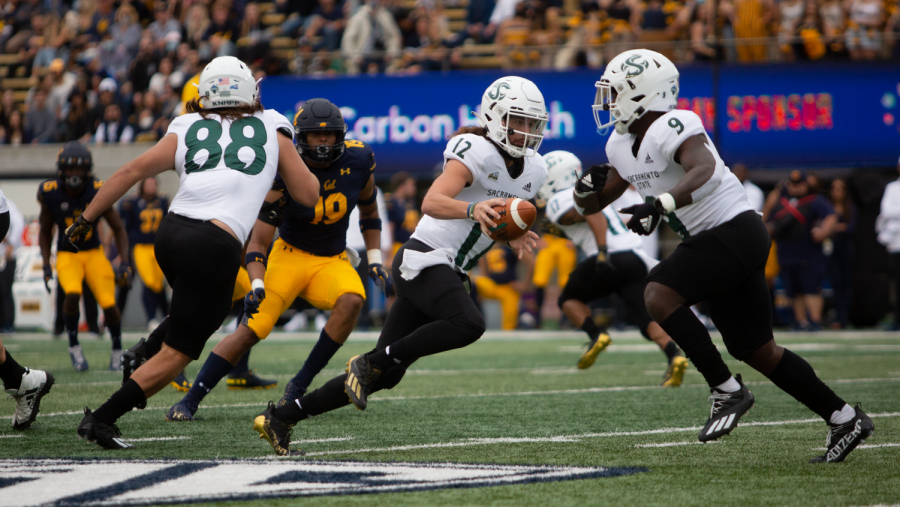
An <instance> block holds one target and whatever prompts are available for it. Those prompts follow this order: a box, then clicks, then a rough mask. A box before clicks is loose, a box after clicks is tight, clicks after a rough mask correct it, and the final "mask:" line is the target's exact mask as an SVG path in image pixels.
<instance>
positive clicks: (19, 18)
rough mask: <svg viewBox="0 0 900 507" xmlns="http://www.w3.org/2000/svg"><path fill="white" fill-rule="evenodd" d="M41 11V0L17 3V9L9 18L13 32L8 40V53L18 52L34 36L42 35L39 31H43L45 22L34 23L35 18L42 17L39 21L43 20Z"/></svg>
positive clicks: (27, 0) (25, 0)
mask: <svg viewBox="0 0 900 507" xmlns="http://www.w3.org/2000/svg"><path fill="white" fill-rule="evenodd" d="M40 12H41V3H40V0H24V1H20V2H19V3H18V4H16V5H15V10H14V11H13V13H12V14H11V15H10V16H9V18H8V21H9V22H10V24H11V25H12V34H11V36H10V37H9V39H8V40H7V41H6V51H5V52H6V53H18V52H19V49H21V48H22V47H23V46H25V43H26V42H27V41H28V40H29V39H31V37H32V36H34V35H38V36H40V35H41V34H40V33H39V32H40V31H42V29H43V24H41V26H35V25H33V23H34V21H35V18H40V20H39V21H40V22H43V16H41V15H40ZM36 32H37V33H36Z"/></svg>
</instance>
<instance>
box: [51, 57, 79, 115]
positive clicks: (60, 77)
mask: <svg viewBox="0 0 900 507" xmlns="http://www.w3.org/2000/svg"><path fill="white" fill-rule="evenodd" d="M48 70H49V71H50V73H49V75H50V81H51V83H52V84H51V85H50V93H49V95H48V96H47V103H48V104H49V105H50V107H51V109H53V110H54V111H55V112H56V113H57V118H63V117H64V116H65V114H66V110H67V109H68V103H69V95H71V94H72V90H73V89H74V88H75V81H76V80H77V78H76V77H75V74H73V73H72V72H66V63H65V62H64V61H62V59H60V58H57V59H55V60H53V61H52V62H50V66H49V67H48Z"/></svg>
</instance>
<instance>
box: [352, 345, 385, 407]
mask: <svg viewBox="0 0 900 507" xmlns="http://www.w3.org/2000/svg"><path fill="white" fill-rule="evenodd" d="M379 375H381V370H379V369H378V368H375V367H373V366H372V365H371V364H369V357H368V356H366V355H365V354H360V355H358V356H353V357H351V358H350V360H349V361H347V378H346V379H345V380H344V392H345V393H347V397H348V398H350V403H353V405H354V406H355V407H356V408H358V409H360V410H365V409H366V404H367V403H366V398H367V397H368V396H369V388H370V387H371V386H372V384H374V383H375V381H376V380H378V376H379Z"/></svg>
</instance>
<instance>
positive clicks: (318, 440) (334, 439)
mask: <svg viewBox="0 0 900 507" xmlns="http://www.w3.org/2000/svg"><path fill="white" fill-rule="evenodd" d="M348 440H353V437H337V438H317V439H313V440H303V443H306V444H316V443H319V442H346V441H348ZM300 442H301V441H300V440H297V441H294V442H291V443H292V444H299V443H300Z"/></svg>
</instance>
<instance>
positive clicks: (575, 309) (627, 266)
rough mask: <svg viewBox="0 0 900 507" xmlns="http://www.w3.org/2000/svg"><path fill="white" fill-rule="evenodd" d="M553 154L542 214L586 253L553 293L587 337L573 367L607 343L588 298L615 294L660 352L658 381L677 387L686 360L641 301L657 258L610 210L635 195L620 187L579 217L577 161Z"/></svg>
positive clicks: (583, 363)
mask: <svg viewBox="0 0 900 507" xmlns="http://www.w3.org/2000/svg"><path fill="white" fill-rule="evenodd" d="M553 153H554V157H555V158H556V159H557V160H556V162H555V163H554V164H553V166H549V164H548V166H549V167H550V169H549V171H548V178H547V183H545V184H544V187H543V188H542V189H541V190H542V191H545V193H546V194H547V195H550V199H549V201H547V218H549V219H550V220H551V221H552V222H553V223H554V224H555V225H557V226H559V228H560V230H562V232H564V233H565V234H566V236H567V237H569V238H572V241H573V242H575V244H577V245H578V247H579V248H581V250H582V251H583V252H584V253H585V255H586V256H587V258H586V259H585V260H583V261H581V262H580V263H578V266H576V267H575V270H574V271H573V272H572V275H571V276H570V277H569V281H568V283H567V284H566V285H565V288H564V289H563V292H562V295H560V297H559V307H560V309H562V311H563V312H564V313H565V314H566V317H568V318H569V320H570V321H571V322H572V324H573V325H575V326H577V327H579V328H581V329H582V330H583V331H584V332H585V333H587V335H588V340H589V342H588V344H587V346H586V349H585V351H584V353H583V354H582V355H581V358H579V360H578V367H579V368H581V369H586V368H590V367H591V366H592V365H593V364H594V361H596V360H597V356H598V355H599V354H600V352H602V351H603V350H604V349H605V348H606V347H608V346H609V344H610V343H612V340H611V339H610V337H609V335H608V334H607V332H606V327H605V326H598V325H597V324H596V323H595V322H594V318H593V316H592V315H591V309H590V307H589V306H588V303H590V302H591V301H593V300H595V299H600V298H604V297H607V296H609V295H611V294H618V295H619V297H620V298H622V301H623V302H624V303H625V306H626V307H627V308H628V311H629V312H630V313H631V319H632V321H633V322H634V323H635V324H637V326H638V329H639V330H640V332H641V334H642V335H643V336H644V338H647V339H648V340H652V341H653V342H655V343H656V344H657V345H659V348H660V349H662V351H663V352H664V353H665V354H666V358H667V360H668V364H669V366H668V369H667V370H666V373H665V374H664V375H663V383H662V385H663V386H666V387H678V386H680V385H681V382H682V380H683V378H684V372H685V370H686V369H687V366H688V361H687V359H685V358H684V357H683V354H682V353H681V350H679V349H678V345H676V344H675V342H674V341H672V338H670V337H669V335H668V334H666V332H665V331H663V329H662V328H661V327H660V326H659V324H657V323H656V322H654V321H653V319H651V318H650V315H649V314H648V313H647V308H646V307H645V306H644V289H645V288H646V287H647V273H648V272H649V270H650V269H652V268H653V266H655V265H656V264H657V263H658V262H657V261H656V259H653V258H652V257H650V256H649V255H647V254H646V253H645V252H644V250H643V249H642V248H641V246H642V244H643V240H642V239H641V237H640V236H638V235H637V234H635V233H633V232H631V231H629V230H628V228H627V227H625V223H624V222H623V221H622V217H620V216H619V214H618V213H617V212H616V209H619V208H621V207H626V206H630V205H632V204H635V203H640V202H641V196H640V195H638V193H637V192H635V191H634V190H626V191H625V193H623V194H622V197H620V198H619V199H618V200H616V201H614V202H613V203H612V204H610V205H609V206H607V207H606V208H604V209H603V210H602V212H601V213H597V214H594V215H589V216H586V217H585V216H582V215H581V214H579V213H578V211H577V210H576V209H575V198H574V195H573V187H574V186H575V182H576V181H578V178H579V177H580V176H581V161H580V160H578V157H576V156H575V155H574V154H572V153H568V152H559V151H557V152H553ZM547 156H549V154H548V155H547Z"/></svg>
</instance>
